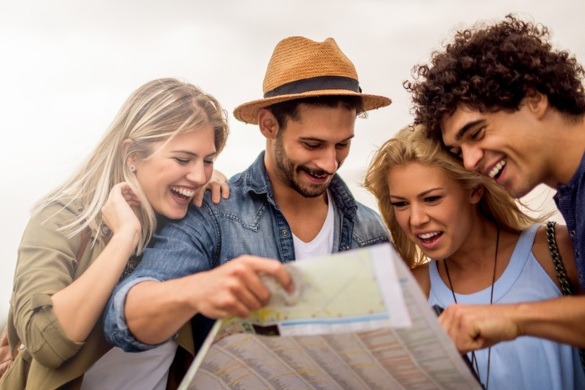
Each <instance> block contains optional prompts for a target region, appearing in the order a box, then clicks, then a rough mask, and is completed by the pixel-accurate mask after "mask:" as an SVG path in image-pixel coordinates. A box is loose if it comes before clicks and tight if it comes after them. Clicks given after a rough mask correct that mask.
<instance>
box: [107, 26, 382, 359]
mask: <svg viewBox="0 0 585 390" xmlns="http://www.w3.org/2000/svg"><path fill="white" fill-rule="evenodd" d="M390 102H391V101H390V99H388V98H386V97H383V96H377V95H368V94H363V93H362V92H361V88H360V86H359V82H358V76H357V72H356V70H355V68H354V66H353V64H352V62H351V61H350V60H349V59H348V58H347V57H346V56H345V55H344V54H343V52H342V51H341V50H340V49H339V47H338V46H337V44H336V42H335V41H334V40H333V39H331V38H328V39H326V40H325V41H324V42H314V41H312V40H309V39H307V38H303V37H289V38H286V39H284V40H282V41H281V42H279V43H278V45H277V46H276V48H275V50H274V52H273V54H272V57H271V59H270V62H269V64H268V67H267V70H266V76H265V79H264V98H263V99H259V100H255V101H252V102H249V103H245V104H242V105H240V106H239V107H237V108H236V109H235V111H234V115H235V117H236V118H237V119H239V120H241V121H244V122H247V123H253V124H257V125H258V128H259V130H260V132H261V133H262V134H263V135H264V137H265V138H266V149H265V151H263V152H261V153H260V155H259V156H258V158H257V159H256V161H255V162H253V163H252V165H251V166H250V167H248V168H247V169H246V170H245V171H243V172H242V173H239V174H237V175H235V176H234V177H232V178H231V179H230V181H229V186H230V190H231V195H230V198H229V199H227V200H223V201H222V202H221V203H220V204H219V205H212V204H211V202H210V200H209V197H206V198H205V200H204V202H203V205H202V207H200V208H196V207H192V208H191V209H190V210H189V213H188V215H187V217H186V218H184V219H183V220H182V221H178V222H177V223H174V222H173V223H169V224H167V225H166V226H165V227H164V228H163V229H162V231H161V232H160V234H159V235H157V236H156V237H155V245H154V247H153V248H150V249H147V250H146V251H145V252H144V257H143V259H142V262H141V264H140V265H139V266H138V268H137V269H136V271H135V272H134V273H133V274H132V275H131V276H130V277H129V278H128V279H126V280H125V281H124V282H122V283H121V284H120V285H119V286H118V287H117V289H116V290H115V292H114V295H113V297H112V299H111V301H110V304H109V310H108V313H107V317H106V324H105V330H106V333H107V336H108V338H109V340H110V341H111V342H112V343H114V344H116V345H118V346H120V347H122V348H124V349H126V350H133V351H138V350H144V349H149V348H152V347H153V346H155V345H157V344H160V343H163V342H165V341H167V340H168V339H170V338H171V337H173V335H175V333H176V332H177V331H178V329H179V328H180V327H181V326H182V325H183V324H185V323H186V322H187V321H189V320H190V319H191V318H192V317H193V316H195V315H198V314H200V315H198V316H197V317H195V319H194V320H195V321H197V325H196V329H198V330H201V331H200V332H199V331H198V332H197V333H201V334H195V335H194V336H196V338H198V337H201V336H202V335H203V336H204V334H205V333H206V332H205V330H206V329H208V327H209V326H210V324H211V321H209V320H208V318H221V317H224V316H226V315H230V314H231V315H237V316H241V317H246V316H247V315H248V314H249V313H250V311H252V310H256V309H259V308H260V307H262V306H263V305H265V304H266V303H267V302H268V299H269V297H270V293H269V291H268V289H267V287H266V285H265V284H264V283H263V281H262V279H261V278H260V276H261V275H262V276H265V275H268V276H272V277H274V278H275V279H276V280H277V281H278V282H280V284H282V285H283V287H284V288H285V289H287V290H288V291H289V292H290V291H292V290H293V289H294V286H293V283H292V281H291V277H290V275H289V274H288V273H287V272H286V271H285V269H284V267H283V266H282V263H286V262H290V261H294V260H300V259H303V258H308V257H312V256H318V255H324V254H330V253H333V252H338V251H345V250H349V249H352V248H358V247H363V246H367V245H374V244H378V243H382V242H387V241H388V236H387V231H386V229H385V227H384V225H383V224H382V222H381V220H380V217H379V216H378V214H377V213H376V212H375V211H373V210H371V209H369V208H367V207H366V206H364V205H362V204H360V203H358V202H356V201H355V199H354V198H353V196H352V194H351V193H350V191H349V189H348V188H347V186H346V185H345V183H344V182H343V181H342V179H341V178H340V177H339V176H338V175H337V174H336V172H337V170H338V169H339V167H340V166H341V164H342V163H343V161H344V160H345V158H346V157H347V155H348V153H349V149H350V145H351V140H352V138H353V136H354V125H355V120H356V117H357V116H358V115H360V114H362V113H365V112H366V111H368V110H371V109H376V108H380V107H384V106H387V105H389V104H390ZM232 259H233V260H232ZM273 259H278V260H280V261H275V260H273ZM331 271H332V273H334V272H335V270H331ZM201 315H203V316H205V317H203V316H201ZM207 317H208V318H207Z"/></svg>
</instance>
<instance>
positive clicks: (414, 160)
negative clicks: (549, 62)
mask: <svg viewBox="0 0 585 390" xmlns="http://www.w3.org/2000/svg"><path fill="white" fill-rule="evenodd" d="M365 184H366V186H367V188H368V189H369V190H370V191H371V192H372V193H373V194H374V195H375V196H376V197H377V200H378V206H379V208H380V211H381V214H382V217H383V219H384V221H385V223H386V225H387V226H388V227H389V229H390V233H391V236H392V239H393V241H394V243H395V244H396V247H397V249H398V251H399V252H400V254H401V255H402V257H403V258H404V260H405V261H406V263H407V264H408V265H409V266H410V267H411V268H412V271H413V273H414V275H415V277H416V279H417V281H418V282H419V284H420V286H421V288H422V290H423V292H424V293H425V294H426V296H427V297H428V301H429V305H439V306H441V307H443V308H445V307H448V306H451V305H454V304H459V305H461V304H476V305H477V304H480V305H503V304H510V303H518V302H524V301H540V300H545V299H551V298H555V297H559V296H561V291H560V289H559V281H558V278H557V275H556V272H555V270H554V266H553V262H552V259H551V256H550V254H549V250H548V246H547V242H546V236H545V229H544V227H543V226H541V224H540V223H539V222H541V220H540V219H536V218H532V217H529V216H528V215H526V214H525V213H523V212H522V210H521V209H520V208H519V206H518V204H517V203H516V201H515V200H514V199H513V198H512V197H510V196H509V195H508V194H507V192H506V191H505V190H504V189H503V188H502V187H500V186H498V185H497V184H496V183H494V182H493V181H492V180H490V179H489V178H486V177H483V176H480V175H478V174H475V173H472V172H469V171H467V170H465V168H464V167H463V165H462V164H461V162H460V161H458V160H456V159H455V158H453V156H451V155H450V154H449V153H448V152H446V151H444V150H443V148H442V146H441V145H440V143H438V142H437V141H433V140H431V139H429V138H427V137H426V135H425V134H424V130H423V128H422V127H420V126H419V127H410V126H409V127H406V128H404V129H402V130H401V131H400V132H399V133H398V134H397V135H396V136H395V137H394V138H392V139H391V140H389V141H387V142H386V143H385V144H384V145H383V146H382V147H381V148H380V150H379V151H378V152H377V153H376V155H375V157H374V159H373V162H372V163H371V165H370V167H369V169H368V173H367V176H366V181H365ZM557 239H558V241H559V247H560V251H561V254H562V256H563V258H564V259H565V266H566V269H567V271H568V274H569V276H570V279H571V281H572V282H573V284H575V285H577V273H576V268H575V263H574V260H573V257H572V247H571V245H570V239H569V236H568V233H567V230H566V228H564V227H557ZM428 259H431V260H430V261H429V260H428ZM468 356H469V358H470V360H471V361H472V364H473V366H474V368H475V370H476V372H477V373H478V375H479V378H480V380H481V382H482V383H483V385H484V387H485V388H489V389H505V388H506V389H508V388H509V389H543V390H544V389H547V390H549V389H558V390H561V389H580V388H585V374H584V371H583V368H582V366H581V362H580V358H579V353H578V350H577V349H576V348H573V347H571V346H569V345H566V344H560V343H556V342H553V341H549V340H544V339H540V338H535V337H521V338H518V339H516V340H514V341H510V342H503V343H500V344H497V345H495V346H492V347H491V348H485V349H482V350H478V351H475V352H470V353H469V354H468Z"/></svg>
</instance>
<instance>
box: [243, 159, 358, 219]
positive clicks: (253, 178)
mask: <svg viewBox="0 0 585 390" xmlns="http://www.w3.org/2000/svg"><path fill="white" fill-rule="evenodd" d="M265 154H266V151H262V152H261V153H260V155H259V156H258V158H256V161H254V163H252V165H251V166H250V167H249V168H248V169H247V170H246V171H244V172H243V173H242V175H240V176H239V178H238V179H237V181H236V183H238V182H239V181H240V180H241V181H243V183H242V188H243V191H244V193H248V192H253V193H255V194H257V195H264V196H266V197H267V199H268V201H269V202H270V204H271V205H272V206H273V207H275V208H277V209H278V205H277V204H276V202H275V201H274V191H273V189H272V183H270V179H269V177H268V172H266V167H265V165H264V156H265ZM329 193H330V194H331V196H332V197H333V202H334V203H335V205H336V206H337V208H338V209H339V211H340V212H341V213H342V214H343V215H344V217H345V218H349V219H350V220H351V221H353V220H354V218H355V215H356V211H357V203H356V201H355V199H354V197H353V196H352V195H351V192H350V190H349V188H348V187H347V185H346V184H345V183H344V181H343V180H342V179H341V177H340V176H339V175H338V174H337V173H336V174H334V175H333V179H332V180H331V184H330V185H329Z"/></svg>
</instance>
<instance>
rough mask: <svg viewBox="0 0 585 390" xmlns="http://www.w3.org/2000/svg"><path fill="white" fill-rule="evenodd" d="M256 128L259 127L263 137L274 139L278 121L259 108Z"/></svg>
mask: <svg viewBox="0 0 585 390" xmlns="http://www.w3.org/2000/svg"><path fill="white" fill-rule="evenodd" d="M258 126H260V132H261V133H262V135H264V137H266V138H268V139H275V138H276V134H278V121H277V120H276V117H275V116H274V114H273V113H272V112H271V111H270V110H267V109H265V108H261V109H260V111H258Z"/></svg>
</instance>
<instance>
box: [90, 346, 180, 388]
mask: <svg viewBox="0 0 585 390" xmlns="http://www.w3.org/2000/svg"><path fill="white" fill-rule="evenodd" d="M176 351H177V343H175V342H174V341H172V340H169V341H167V342H166V343H164V344H162V345H160V346H158V347H156V348H153V349H149V350H147V351H142V352H124V350H122V349H121V348H118V347H114V348H112V349H110V350H109V351H108V352H107V353H106V354H105V355H104V356H102V357H101V358H100V359H99V360H98V361H97V362H95V363H94V365H93V366H91V367H90V369H89V370H87V372H86V373H85V375H84V376H83V383H82V384H81V390H93V389H96V390H97V389H99V390H103V389H125V390H126V389H131V390H133V389H137V390H138V389H140V390H147V389H153V390H164V389H166V387H167V378H168V376H169V368H170V367H171V363H172V362H173V359H174V358H175V353H176Z"/></svg>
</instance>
